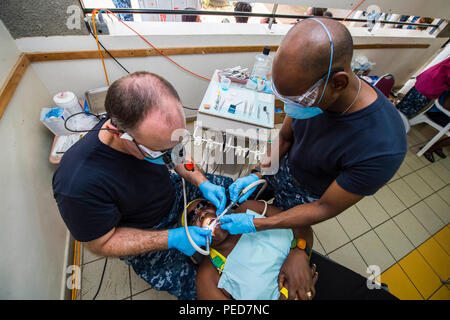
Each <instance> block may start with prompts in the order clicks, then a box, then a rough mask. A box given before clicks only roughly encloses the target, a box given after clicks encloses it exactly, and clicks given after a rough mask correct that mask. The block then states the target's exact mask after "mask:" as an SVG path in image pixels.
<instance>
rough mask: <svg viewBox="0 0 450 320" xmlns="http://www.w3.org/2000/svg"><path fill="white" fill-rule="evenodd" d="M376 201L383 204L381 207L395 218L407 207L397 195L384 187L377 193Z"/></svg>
mask: <svg viewBox="0 0 450 320" xmlns="http://www.w3.org/2000/svg"><path fill="white" fill-rule="evenodd" d="M374 196H375V199H377V201H378V202H379V203H380V204H381V206H382V207H383V208H384V210H386V212H387V213H388V214H389V216H391V217H393V216H395V215H397V214H399V213H400V212H402V211H403V210H405V209H406V206H405V205H404V204H403V202H401V201H400V199H399V198H398V197H397V196H396V195H395V193H394V192H393V191H392V190H391V189H390V188H389V187H388V186H384V187H383V188H381V189H380V190H378V192H377V193H375V195H374Z"/></svg>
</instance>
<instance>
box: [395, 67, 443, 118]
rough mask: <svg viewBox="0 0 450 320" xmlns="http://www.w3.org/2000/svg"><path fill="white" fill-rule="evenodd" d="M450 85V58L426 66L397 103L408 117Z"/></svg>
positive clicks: (436, 97) (416, 112)
mask: <svg viewBox="0 0 450 320" xmlns="http://www.w3.org/2000/svg"><path fill="white" fill-rule="evenodd" d="M449 85H450V58H447V59H445V60H443V61H442V62H440V63H438V64H436V65H434V66H433V67H431V68H428V69H427V70H425V71H424V72H422V73H421V74H419V75H418V76H417V77H416V83H415V85H414V87H412V88H411V90H409V91H408V92H407V93H406V95H405V96H404V97H403V99H402V100H401V101H400V102H399V103H398V104H397V109H398V110H400V111H401V112H402V113H403V114H404V115H405V116H406V117H407V118H408V119H411V118H412V117H414V116H415V115H416V114H418V113H419V112H420V111H421V110H422V109H423V108H425V107H426V106H427V105H428V104H429V103H430V101H431V100H432V99H438V98H439V97H440V96H441V95H442V94H443V93H444V92H445V91H447V90H448V89H449Z"/></svg>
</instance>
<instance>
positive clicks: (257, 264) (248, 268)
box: [218, 210, 294, 300]
mask: <svg viewBox="0 0 450 320" xmlns="http://www.w3.org/2000/svg"><path fill="white" fill-rule="evenodd" d="M247 213H253V214H255V215H256V217H257V218H263V216H261V215H258V214H257V213H255V212H253V211H250V210H247ZM293 237H294V236H293V233H292V230H291V229H273V230H265V231H259V232H255V233H246V234H243V235H242V236H241V238H240V239H239V241H238V243H237V244H236V246H235V247H234V249H233V251H231V253H230V254H229V255H228V257H227V260H226V262H225V266H224V268H223V272H222V275H221V277H220V280H219V284H218V287H219V288H223V289H225V290H226V291H227V292H228V293H229V294H231V296H232V297H233V298H234V299H236V300H277V299H278V298H279V296H280V292H279V291H278V274H279V273H280V269H281V266H282V265H283V263H284V261H285V260H286V257H287V256H288V254H289V251H290V248H291V242H292V240H293Z"/></svg>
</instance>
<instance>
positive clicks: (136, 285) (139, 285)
mask: <svg viewBox="0 0 450 320" xmlns="http://www.w3.org/2000/svg"><path fill="white" fill-rule="evenodd" d="M130 274H131V292H132V295H135V294H138V293H140V292H143V291H146V290H148V289H150V288H151V286H150V285H149V284H148V283H147V282H146V281H145V280H144V279H142V278H141V277H139V276H138V275H137V274H136V272H134V270H133V267H131V266H130Z"/></svg>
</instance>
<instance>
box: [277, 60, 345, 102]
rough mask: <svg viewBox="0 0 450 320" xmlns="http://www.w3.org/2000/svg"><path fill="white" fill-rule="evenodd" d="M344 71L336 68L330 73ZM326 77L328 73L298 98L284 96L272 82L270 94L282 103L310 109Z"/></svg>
mask: <svg viewBox="0 0 450 320" xmlns="http://www.w3.org/2000/svg"><path fill="white" fill-rule="evenodd" d="M340 71H344V68H336V69H333V70H331V72H330V74H331V73H336V72H340ZM327 75H328V72H327V73H325V74H324V75H323V76H322V77H320V79H319V80H318V81H317V82H316V83H314V84H313V85H312V87H310V88H309V89H308V90H307V91H306V92H305V93H304V94H302V95H299V96H285V95H282V94H281V93H279V92H278V91H277V88H276V87H275V84H274V83H273V81H272V85H271V86H272V92H273V94H274V95H275V96H277V98H278V99H280V100H281V101H283V102H284V103H294V104H296V105H299V106H300V107H311V106H312V105H313V104H314V102H315V101H316V100H317V96H318V95H319V92H320V86H321V85H322V83H324V82H325V80H324V78H325V77H326V76H327Z"/></svg>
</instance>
